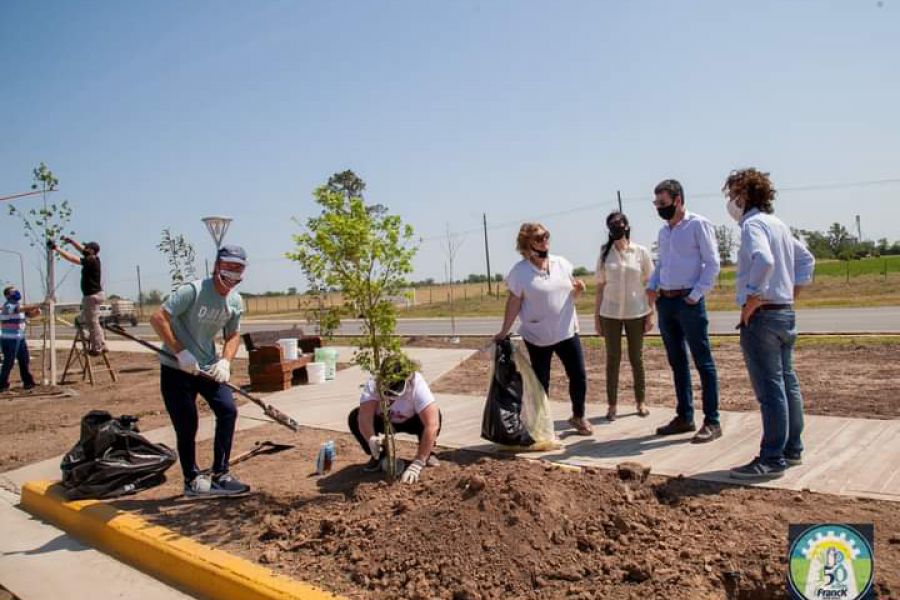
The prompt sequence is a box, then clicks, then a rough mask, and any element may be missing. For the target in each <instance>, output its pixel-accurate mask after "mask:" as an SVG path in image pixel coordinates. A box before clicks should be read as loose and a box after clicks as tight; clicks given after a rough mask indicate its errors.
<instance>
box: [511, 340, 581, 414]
mask: <svg viewBox="0 0 900 600" xmlns="http://www.w3.org/2000/svg"><path fill="white" fill-rule="evenodd" d="M525 347H526V348H527V349H528V358H529V359H531V368H532V369H534V374H535V375H536V376H537V378H538V381H540V382H541V385H542V386H544V391H545V392H547V393H548V394H549V393H550V361H551V360H553V355H554V354H556V356H558V357H559V360H560V362H562V364H563V368H564V369H565V370H566V376H568V378H569V399H570V400H571V401H572V414H573V415H574V416H576V417H579V418H581V417H584V402H585V399H586V398H587V371H586V370H585V367H584V352H583V351H582V349H581V338H579V337H578V334H577V333H576V334H575V335H573V336H572V337H570V338H569V339H567V340H563V341H561V342H559V343H557V344H553V345H552V346H535V345H534V344H529V343H528V341H527V340H526V341H525Z"/></svg>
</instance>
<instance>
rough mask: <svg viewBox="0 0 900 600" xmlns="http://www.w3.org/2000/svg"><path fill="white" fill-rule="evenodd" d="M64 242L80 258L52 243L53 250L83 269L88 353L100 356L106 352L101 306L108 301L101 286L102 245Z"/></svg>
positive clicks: (82, 303)
mask: <svg viewBox="0 0 900 600" xmlns="http://www.w3.org/2000/svg"><path fill="white" fill-rule="evenodd" d="M62 241H64V242H66V243H67V244H71V246H72V247H73V248H74V249H75V250H76V251H78V252H80V253H81V256H80V257H79V256H76V255H75V254H72V253H71V252H67V251H65V250H63V249H62V248H60V247H59V246H57V245H56V244H55V243H53V242H50V249H51V250H55V251H56V252H57V253H58V254H59V255H60V256H61V257H63V258H64V259H66V260H67V261H69V262H70V263H72V264H73V265H79V266H80V267H81V295H82V296H84V298H83V299H82V301H81V309H82V311H83V313H84V319H85V321H87V327H88V353H89V354H90V355H91V356H99V355H100V354H101V353H103V352H106V338H105V337H104V335H103V327H102V326H101V325H100V305H101V304H103V301H104V300H106V296H105V295H104V294H103V285H102V284H101V279H102V277H101V275H102V273H101V270H100V256H99V255H100V244H98V243H97V242H87V243H85V244H84V245H82V244H79V243H78V242H76V241H75V240H73V239H72V238H70V237H66V236H63V237H62Z"/></svg>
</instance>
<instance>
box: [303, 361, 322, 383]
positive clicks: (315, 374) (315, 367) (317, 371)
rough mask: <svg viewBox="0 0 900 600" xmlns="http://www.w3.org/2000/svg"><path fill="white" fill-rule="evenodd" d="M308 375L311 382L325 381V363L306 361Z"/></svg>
mask: <svg viewBox="0 0 900 600" xmlns="http://www.w3.org/2000/svg"><path fill="white" fill-rule="evenodd" d="M306 375H307V378H308V379H309V383H325V363H320V362H311V363H306Z"/></svg>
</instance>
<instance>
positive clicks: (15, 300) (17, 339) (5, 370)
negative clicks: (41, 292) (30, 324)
mask: <svg viewBox="0 0 900 600" xmlns="http://www.w3.org/2000/svg"><path fill="white" fill-rule="evenodd" d="M39 314H41V309H40V307H39V306H38V305H37V304H22V292H20V291H19V290H17V289H16V287H15V286H12V285H11V286H8V287H6V288H5V289H4V290H3V309H2V311H0V346H2V349H3V367H2V368H0V392H5V391H6V390H8V389H9V374H10V373H11V372H12V368H13V364H14V363H15V362H16V361H17V360H18V361H19V376H20V377H21V378H22V387H23V388H24V389H26V390H30V389H31V388H33V387H34V385H35V384H34V377H32V376H31V371H29V370H28V361H29V357H28V342H27V340H26V339H25V325H26V319H27V317H36V316H38V315H39Z"/></svg>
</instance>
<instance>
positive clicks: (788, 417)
mask: <svg viewBox="0 0 900 600" xmlns="http://www.w3.org/2000/svg"><path fill="white" fill-rule="evenodd" d="M796 341H797V327H796V319H795V315H794V311H793V310H772V311H767V310H760V311H757V312H756V313H755V314H754V315H753V318H751V319H750V324H749V325H747V326H746V327H743V328H741V350H743V352H744V362H745V363H746V364H747V372H748V373H749V375H750V383H751V384H752V385H753V391H754V393H755V394H756V399H757V400H758V401H759V411H760V413H761V414H762V427H763V434H762V442H761V443H760V451H759V457H760V459H761V460H762V461H763V462H766V463H769V464H774V465H783V464H784V456H785V455H786V454H787V455H790V456H799V455H800V453H802V452H803V443H802V442H801V441H800V434H801V433H802V432H803V396H801V395H800V380H799V379H797V372H796V371H795V370H794V343H795V342H796Z"/></svg>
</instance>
